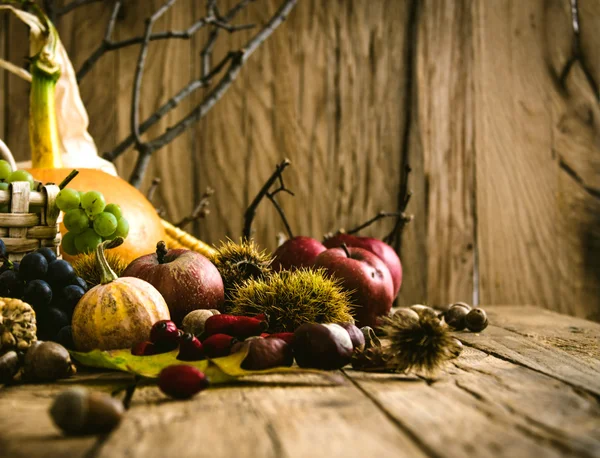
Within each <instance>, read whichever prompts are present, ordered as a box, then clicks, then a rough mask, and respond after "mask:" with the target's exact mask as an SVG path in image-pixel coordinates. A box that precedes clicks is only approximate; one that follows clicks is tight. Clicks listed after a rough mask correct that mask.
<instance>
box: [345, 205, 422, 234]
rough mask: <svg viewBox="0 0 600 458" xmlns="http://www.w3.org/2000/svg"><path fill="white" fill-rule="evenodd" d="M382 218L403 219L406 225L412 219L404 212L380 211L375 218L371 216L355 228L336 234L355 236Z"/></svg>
mask: <svg viewBox="0 0 600 458" xmlns="http://www.w3.org/2000/svg"><path fill="white" fill-rule="evenodd" d="M384 218H400V219H404V222H405V223H408V222H410V221H412V219H413V217H412V215H407V214H406V213H404V212H384V211H380V212H379V213H377V214H376V215H375V216H373V217H372V218H370V219H368V220H367V221H365V222H364V223H362V224H359V225H358V226H356V227H355V228H353V229H350V230H347V231H341V230H340V231H338V233H340V232H344V233H346V234H356V233H358V232H360V231H362V230H363V229H366V228H367V227H369V226H370V225H371V224H374V223H376V222H377V221H379V220H380V219H384Z"/></svg>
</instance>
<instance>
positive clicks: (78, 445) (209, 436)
mask: <svg viewBox="0 0 600 458" xmlns="http://www.w3.org/2000/svg"><path fill="white" fill-rule="evenodd" d="M121 378H122V377H121ZM286 378H287V379H289V377H286ZM292 379H294V380H295V381H296V383H299V384H300V385H294V384H292V385H287V386H286V384H285V382H283V385H281V384H278V385H264V386H236V387H225V388H215V389H211V390H208V391H206V392H204V393H202V394H201V395H198V396H196V397H195V398H193V399H192V400H190V401H187V402H177V401H170V400H168V399H167V398H166V397H165V396H164V395H163V394H161V393H160V392H159V390H158V389H157V388H156V387H145V388H140V389H138V390H137V391H136V394H135V396H134V398H133V404H132V408H131V409H130V410H129V411H128V413H127V415H126V416H125V417H124V420H123V422H122V423H121V425H119V427H118V429H117V430H116V431H114V432H113V433H112V434H111V435H110V436H108V437H91V438H84V439H77V438H75V439H73V438H64V437H61V436H60V435H59V432H58V431H57V430H56V428H55V427H54V426H53V425H52V424H51V422H50V419H49V417H48V415H47V409H48V406H49V405H50V403H51V401H52V398H53V397H54V395H55V394H57V393H58V392H59V391H60V390H62V389H63V388H64V387H65V386H66V385H69V384H72V383H73V382H78V383H81V382H82V380H81V379H80V378H77V379H75V380H71V381H65V382H62V383H59V384H53V385H43V386H40V385H26V386H21V387H15V388H7V389H2V390H0V408H2V411H6V410H7V409H11V412H13V413H14V415H15V418H13V417H12V415H11V416H6V415H4V416H2V418H0V425H1V428H0V445H1V446H2V448H1V449H0V450H2V453H4V452H6V453H7V455H6V456H11V457H14V458H19V457H36V458H37V457H41V456H66V455H67V454H68V455H69V456H86V454H91V453H94V456H98V457H111V458H118V457H124V456H129V457H144V458H147V457H154V456H157V457H158V456H180V457H182V458H186V457H204V456H207V457H208V456H210V457H230V456H239V457H257V456H261V457H263V456H264V457H270V456H273V457H281V456H287V457H301V456H332V457H343V456H353V455H355V454H358V456H371V454H373V455H372V456H382V457H404V456H406V457H421V456H425V455H424V454H423V452H422V451H421V450H420V449H419V447H418V446H417V445H415V444H414V443H413V442H412V440H411V439H410V438H409V437H408V436H407V435H406V434H404V433H403V432H402V431H400V430H398V429H397V428H396V426H395V425H394V424H393V423H392V422H390V421H389V420H388V419H387V418H386V417H385V415H384V414H383V413H382V412H381V411H380V410H379V409H378V408H377V407H376V406H374V405H373V403H372V402H371V401H370V400H369V399H368V398H367V397H365V396H364V395H363V394H362V393H361V392H360V391H359V390H357V389H356V388H355V387H354V386H352V385H351V384H348V383H346V384H345V385H342V386H318V385H315V384H313V383H318V380H316V381H315V380H314V378H310V377H309V378H308V379H307V378H306V377H295V376H293V377H292ZM311 380H312V382H311ZM288 381H289V380H288ZM118 383H121V381H120V380H119V379H118V380H116V381H111V380H110V379H108V380H106V381H105V382H104V383H102V384H101V385H99V384H98V381H93V380H92V381H91V382H88V383H86V382H85V381H84V382H83V384H86V385H91V386H90V387H92V388H96V389H97V388H100V389H102V390H105V391H109V390H111V389H113V388H114V387H115V386H117V384H118ZM279 383H281V381H280V382H279ZM303 384H304V385H303ZM311 385H312V386H311ZM358 432H360V434H358ZM2 456H5V455H2ZM88 456H89V455H88Z"/></svg>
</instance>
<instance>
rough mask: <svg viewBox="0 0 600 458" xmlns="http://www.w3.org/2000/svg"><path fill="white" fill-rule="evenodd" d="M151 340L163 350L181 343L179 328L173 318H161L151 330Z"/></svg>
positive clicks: (173, 347) (170, 348) (171, 348)
mask: <svg viewBox="0 0 600 458" xmlns="http://www.w3.org/2000/svg"><path fill="white" fill-rule="evenodd" d="M150 340H151V341H152V342H153V343H154V344H155V345H156V346H157V347H159V348H160V349H161V350H164V349H169V350H173V349H175V348H177V345H179V329H177V326H176V325H175V323H173V322H172V321H171V320H160V321H157V322H156V323H154V326H152V329H151V330H150Z"/></svg>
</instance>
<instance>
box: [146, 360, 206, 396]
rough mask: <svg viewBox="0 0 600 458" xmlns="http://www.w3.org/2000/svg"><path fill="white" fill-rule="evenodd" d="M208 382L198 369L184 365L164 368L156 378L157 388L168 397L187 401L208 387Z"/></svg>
mask: <svg viewBox="0 0 600 458" xmlns="http://www.w3.org/2000/svg"><path fill="white" fill-rule="evenodd" d="M209 384H210V383H209V380H208V378H207V377H206V375H205V374H204V372H201V371H200V370H199V369H196V368H195V367H192V366H186V365H174V366H169V367H166V368H164V369H163V370H162V371H161V372H160V375H159V376H158V387H159V388H160V390H161V391H162V392H163V393H165V394H166V395H168V396H171V397H172V398H176V399H188V398H191V397H192V396H194V395H195V394H196V393H198V392H200V391H202V390H205V389H206V388H208V386H209Z"/></svg>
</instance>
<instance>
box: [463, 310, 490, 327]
mask: <svg viewBox="0 0 600 458" xmlns="http://www.w3.org/2000/svg"><path fill="white" fill-rule="evenodd" d="M465 321H466V323H467V328H468V329H469V330H470V331H473V332H480V331H483V330H484V329H485V328H487V325H488V319H487V314H486V313H485V310H483V309H480V308H476V309H473V310H471V311H470V312H469V313H467V316H466V317H465Z"/></svg>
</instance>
